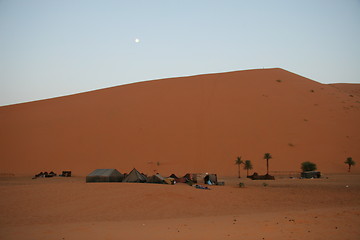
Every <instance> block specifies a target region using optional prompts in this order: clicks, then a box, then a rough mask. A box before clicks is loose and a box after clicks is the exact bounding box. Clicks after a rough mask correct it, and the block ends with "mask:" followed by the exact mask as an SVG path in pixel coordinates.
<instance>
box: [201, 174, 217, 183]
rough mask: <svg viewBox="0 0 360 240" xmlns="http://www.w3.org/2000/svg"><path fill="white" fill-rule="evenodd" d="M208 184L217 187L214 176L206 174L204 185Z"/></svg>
mask: <svg viewBox="0 0 360 240" xmlns="http://www.w3.org/2000/svg"><path fill="white" fill-rule="evenodd" d="M209 182H210V183H211V185H217V183H218V181H217V176H216V174H207V175H206V176H205V177H204V183H205V184H209Z"/></svg>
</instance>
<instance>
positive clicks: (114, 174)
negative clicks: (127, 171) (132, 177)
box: [86, 169, 123, 182]
mask: <svg viewBox="0 0 360 240" xmlns="http://www.w3.org/2000/svg"><path fill="white" fill-rule="evenodd" d="M122 179H123V175H122V174H121V173H120V172H119V171H118V170H116V169H96V170H94V171H93V172H91V173H90V174H89V175H87V176H86V182H121V180H122Z"/></svg>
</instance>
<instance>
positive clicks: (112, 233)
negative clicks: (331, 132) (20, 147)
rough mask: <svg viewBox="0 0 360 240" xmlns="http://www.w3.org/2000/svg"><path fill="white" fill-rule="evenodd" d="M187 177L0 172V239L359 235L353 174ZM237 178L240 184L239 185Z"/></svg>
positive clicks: (359, 198)
mask: <svg viewBox="0 0 360 240" xmlns="http://www.w3.org/2000/svg"><path fill="white" fill-rule="evenodd" d="M220 180H223V181H225V182H226V185H225V186H211V187H210V188H211V190H201V189H196V188H194V187H191V186H188V185H186V184H176V185H157V184H140V183H85V178H84V177H72V178H52V179H44V178H42V179H41V178H39V179H35V180H31V179H30V178H27V177H2V178H0V192H1V198H0V209H1V214H0V239H9V240H10V239H24V240H25V239H29V240H30V239H60V240H61V239H67V240H69V239H70V240H71V239H109V240H111V239H122V238H131V239H143V238H146V239H150V240H151V239H179V240H180V239H250V240H251V239H260V240H262V239H274V240H275V239H276V240H282V239H283V240H289V239H310V240H311V239H324V240H325V239H326V240H328V239H354V240H355V239H359V237H360V228H359V225H360V175H359V174H345V175H337V174H329V175H326V176H324V178H322V179H289V178H287V177H286V176H284V177H283V178H281V177H277V180H275V181H266V183H267V184H268V185H267V186H263V183H264V181H253V180H250V179H246V178H241V179H237V178H234V177H228V178H223V179H220ZM239 182H243V183H244V184H245V188H239V187H238V183H239Z"/></svg>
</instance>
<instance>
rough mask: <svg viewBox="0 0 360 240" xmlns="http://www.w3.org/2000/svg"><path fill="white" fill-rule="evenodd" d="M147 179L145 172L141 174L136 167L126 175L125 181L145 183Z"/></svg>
mask: <svg viewBox="0 0 360 240" xmlns="http://www.w3.org/2000/svg"><path fill="white" fill-rule="evenodd" d="M146 181H147V177H146V176H145V175H144V174H141V173H140V172H139V171H138V170H136V169H135V168H134V169H133V170H132V171H131V172H130V173H129V174H127V175H126V177H125V178H124V180H123V182H134V183H135V182H136V183H144V182H146Z"/></svg>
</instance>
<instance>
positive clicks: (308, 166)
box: [301, 162, 317, 172]
mask: <svg viewBox="0 0 360 240" xmlns="http://www.w3.org/2000/svg"><path fill="white" fill-rule="evenodd" d="M316 169H317V167H316V164H315V163H312V162H303V163H301V170H302V171H303V172H306V171H315V170H316Z"/></svg>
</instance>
